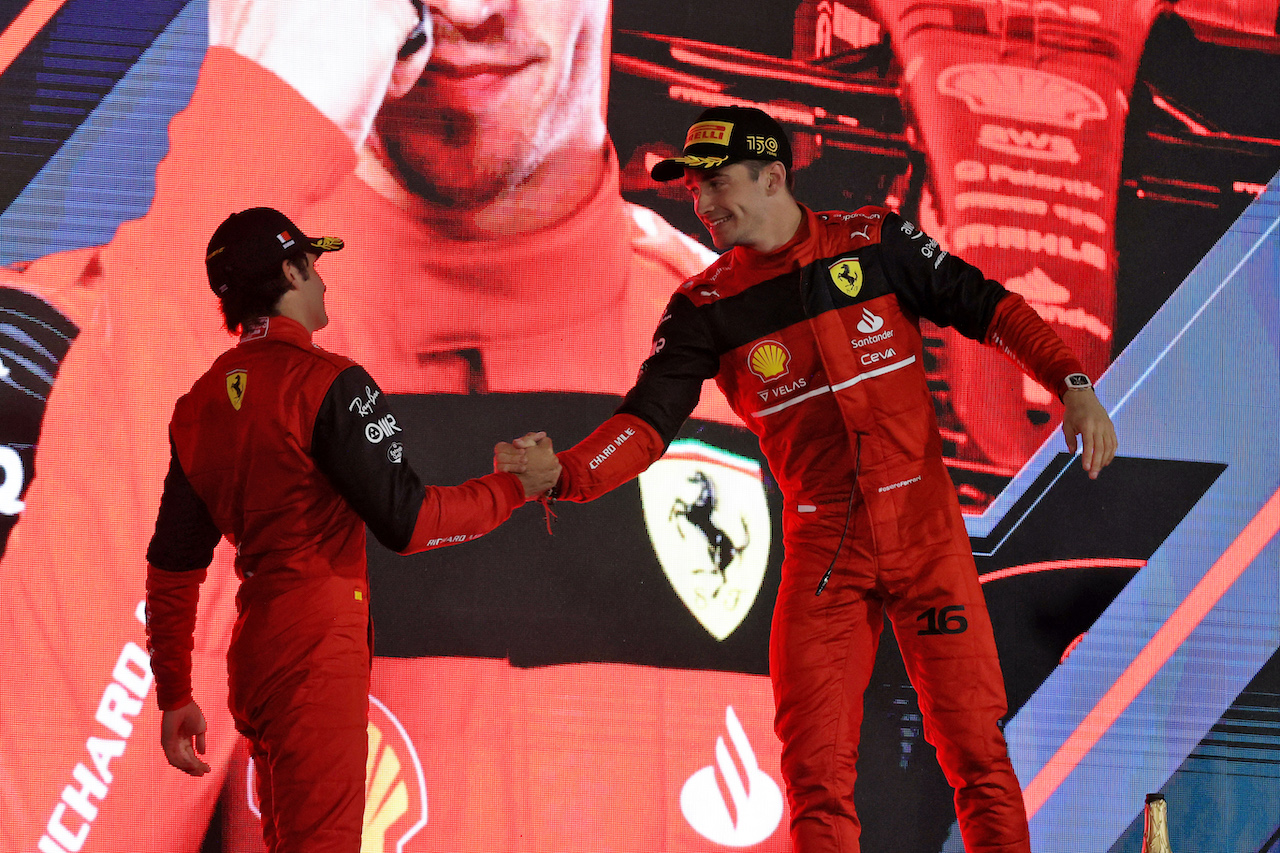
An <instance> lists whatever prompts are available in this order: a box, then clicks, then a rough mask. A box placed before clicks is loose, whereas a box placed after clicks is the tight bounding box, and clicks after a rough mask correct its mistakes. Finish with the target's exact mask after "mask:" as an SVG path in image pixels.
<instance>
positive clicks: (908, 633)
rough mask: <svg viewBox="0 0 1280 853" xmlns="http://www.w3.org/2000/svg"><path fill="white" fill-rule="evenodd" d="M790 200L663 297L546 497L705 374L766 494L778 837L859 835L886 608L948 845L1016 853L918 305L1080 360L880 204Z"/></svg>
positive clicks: (989, 654) (1017, 353)
mask: <svg viewBox="0 0 1280 853" xmlns="http://www.w3.org/2000/svg"><path fill="white" fill-rule="evenodd" d="M803 212H804V218H803V221H802V223H801V225H800V228H799V231H798V232H797V234H796V236H795V237H794V238H793V239H792V240H791V241H790V242H789V243H788V244H787V245H785V246H783V247H782V248H780V249H778V250H777V251H775V252H772V253H769V254H761V253H759V252H756V251H754V250H752V249H749V248H745V247H742V246H738V247H735V248H734V249H733V250H732V251H731V252H727V253H725V255H723V256H722V257H721V258H720V259H719V260H718V261H716V262H715V263H714V264H712V265H711V266H710V267H708V268H707V269H706V270H705V271H704V272H703V273H701V274H699V275H698V276H695V277H694V278H693V279H691V280H689V281H688V282H686V283H685V284H684V285H683V286H682V287H681V288H680V290H679V291H677V293H676V294H675V295H674V296H673V297H672V299H671V302H670V304H669V305H668V308H667V311H666V314H665V315H664V316H663V318H662V321H661V322H660V323H659V325H658V329H657V331H656V333H655V335H654V347H653V354H652V355H651V356H650V357H649V359H648V360H647V361H646V362H645V364H644V367H643V368H642V370H641V374H640V378H639V380H638V381H637V383H636V385H635V386H634V387H633V388H632V390H631V392H630V393H629V394H628V396H627V398H626V400H625V401H624V402H623V404H622V406H621V407H620V408H619V409H618V413H617V414H616V415H615V416H614V417H613V418H611V419H610V420H609V421H608V422H606V423H605V424H604V425H603V426H602V427H601V428H600V429H598V430H597V431H596V432H594V433H593V434H592V435H591V436H589V437H588V438H587V439H585V440H583V441H582V442H581V443H579V444H578V445H577V446H576V447H574V448H572V449H571V450H569V451H566V452H565V453H562V454H561V455H560V458H561V462H562V463H563V465H564V474H563V476H562V479H561V482H560V485H559V489H560V493H561V496H562V497H564V498H566V499H569V500H589V499H591V498H593V497H595V496H597V495H599V494H602V493H604V492H605V491H608V490H609V489H611V488H613V487H615V486H617V485H619V484H620V483H622V482H625V481H626V480H628V479H630V478H631V477H633V476H636V475H637V474H638V473H639V472H640V471H642V470H643V469H644V468H645V467H646V466H648V465H649V464H651V463H652V462H653V461H654V460H656V459H657V458H658V457H659V456H660V455H661V454H662V452H663V449H664V447H665V445H666V443H667V442H669V441H670V440H671V438H672V436H674V434H675V432H676V430H677V429H678V428H679V426H680V424H681V423H682V422H683V421H684V419H685V418H686V417H687V416H688V414H689V413H690V412H691V411H692V410H693V408H694V406H695V405H696V403H697V400H698V394H699V390H700V387H701V383H702V381H703V380H704V379H706V378H710V377H713V376H714V377H715V379H716V382H717V383H718V384H719V386H720V388H721V389H722V390H723V391H724V394H725V396H726V397H727V398H728V400H729V402H730V405H732V407H733V409H734V411H735V412H737V413H738V415H739V416H740V417H741V418H742V419H743V420H744V421H745V422H746V424H747V426H748V427H750V428H751V430H752V431H753V432H754V433H755V434H756V435H757V436H758V437H759V439H760V445H761V448H762V450H763V451H764V453H765V456H766V458H767V459H768V460H769V465H770V473H771V474H772V476H773V477H774V478H775V479H776V480H777V483H778V486H779V487H780V489H781V490H782V493H783V495H784V498H785V511H784V528H783V529H784V546H785V551H786V556H785V559H784V563H783V568H782V582H781V588H780V589H779V592H778V599H777V605H776V607H775V610H774V617H773V627H772V634H771V639H770V670H771V671H770V675H771V677H772V680H773V685H774V696H775V701H776V704H777V716H776V720H775V728H776V730H777V733H778V736H779V737H780V738H781V740H782V744H783V748H782V773H783V776H784V778H785V780H786V783H787V789H788V798H789V800H790V806H791V821H792V836H793V838H794V840H795V843H796V847H797V849H799V850H802V851H806V853H809V851H815V850H841V851H856V850H858V849H859V848H858V831H859V824H858V819H857V816H856V815H855V814H854V809H853V786H854V775H855V766H854V765H855V761H856V759H857V755H858V737H859V732H860V728H861V724H862V701H863V691H864V690H865V688H866V686H867V683H868V680H869V678H870V676H871V670H872V666H873V664H874V662H875V656H876V647H877V643H878V640H879V635H880V630H881V626H882V620H883V615H884V614H885V613H886V612H887V613H888V615H889V618H890V619H891V620H892V621H893V623H894V626H895V633H896V635H897V638H898V643H899V645H900V646H901V649H902V655H903V660H904V662H905V664H906V667H907V672H908V674H909V675H910V677H911V681H912V684H913V685H914V686H915V688H916V690H917V691H918V693H919V696H920V707H921V710H922V711H923V713H924V721H925V736H926V737H927V739H928V740H929V742H930V743H932V744H933V745H934V746H935V747H936V748H937V751H938V760H939V763H940V764H941V766H942V769H943V771H944V772H945V774H946V776H947V779H948V781H949V782H950V783H951V785H952V786H953V787H954V788H955V792H956V793H955V802H956V813H957V816H958V818H959V821H960V827H961V831H962V834H963V837H964V842H965V849H966V850H968V851H969V853H997V851H999V853H1025V851H1028V850H1029V840H1028V832H1027V821H1026V815H1025V812H1024V809H1023V805H1022V796H1021V790H1020V787H1019V784H1018V780H1017V778H1016V777H1015V776H1014V773H1013V769H1012V766H1011V764H1010V762H1009V758H1008V754H1007V749H1006V745H1005V741H1004V737H1003V735H1002V733H1001V731H1000V728H999V725H998V724H999V720H1000V718H1001V716H1003V715H1004V713H1005V712H1006V710H1007V708H1006V703H1005V693H1004V682H1003V677H1002V675H1001V671H1000V665H999V661H998V659H997V656H996V647H995V642H994V639H993V636H992V630H991V623H990V620H989V618H988V615H987V609H986V604H985V602H984V599H983V595H982V591H981V588H980V586H979V583H978V576H977V571H976V568H975V566H974V562H973V555H972V553H971V549H970V545H969V538H968V535H967V533H966V530H965V526H964V522H963V518H962V516H961V514H960V508H959V504H958V502H957V499H956V496H955V491H954V487H953V485H952V483H951V480H950V478H949V476H948V474H947V470H946V468H945V466H944V465H943V461H942V449H941V439H940V436H939V433H938V428H937V423H936V419H935V415H934V407H933V401H932V399H931V397H930V393H929V388H928V386H927V384H926V381H925V373H924V366H923V365H922V363H921V362H922V359H923V350H922V344H921V336H920V329H919V318H920V317H927V318H929V319H930V320H932V321H933V322H935V323H937V324H938V325H940V326H952V327H954V328H955V329H956V330H957V331H958V332H959V333H961V334H963V335H965V336H966V337H969V338H972V339H974V340H978V341H982V342H985V343H988V344H991V345H994V346H996V347H998V348H999V349H1002V350H1003V351H1004V352H1005V353H1006V354H1008V355H1009V356H1010V357H1012V358H1013V359H1014V361H1015V362H1016V363H1018V364H1019V365H1020V366H1022V367H1023V369H1024V370H1026V371H1027V372H1028V373H1030V374H1031V375H1032V376H1034V377H1035V378H1036V379H1037V380H1038V381H1039V382H1040V383H1041V384H1043V385H1044V386H1045V387H1046V388H1049V389H1052V390H1053V391H1054V392H1055V393H1060V392H1061V391H1062V390H1065V385H1064V380H1065V378H1066V376H1067V375H1068V374H1070V373H1073V372H1077V371H1079V370H1080V366H1079V362H1078V361H1077V360H1076V359H1075V358H1074V356H1072V355H1071V353H1070V352H1069V350H1068V349H1067V348H1066V346H1065V345H1064V344H1063V343H1062V342H1061V340H1060V339H1059V338H1058V337H1057V335H1056V334H1054V332H1053V331H1052V330H1051V329H1050V328H1049V327H1048V326H1047V325H1046V324H1045V323H1044V321H1043V320H1041V319H1040V318H1039V317H1038V316H1037V315H1036V313H1035V312H1034V311H1033V310H1031V309H1030V308H1029V307H1028V306H1027V305H1026V303H1025V302H1024V301H1023V300H1022V298H1021V297H1020V296H1018V295H1016V294H1011V293H1009V292H1008V291H1006V290H1005V289H1004V288H1003V287H1001V286H1000V285H999V284H997V283H996V282H994V281H990V280H988V279H985V278H984V277H983V276H982V274H981V273H980V272H979V271H978V270H977V269H975V268H974V267H972V266H970V265H968V264H966V263H964V262H963V261H961V260H960V259H958V258H956V257H955V256H953V255H950V254H949V253H947V252H946V251H944V250H943V249H942V248H941V247H940V246H939V245H938V243H937V242H936V241H934V240H931V239H930V238H929V237H928V236H927V235H925V234H924V233H923V232H921V231H920V230H919V229H918V228H916V227H915V226H914V225H913V224H912V223H910V222H907V221H905V220H903V219H902V218H901V217H899V216H898V215H897V214H894V213H892V212H891V211H889V210H886V209H884V208H875V207H866V208H862V209H861V210H859V211H857V212H854V213H842V212H829V213H820V214H818V213H814V212H812V211H810V210H808V209H807V208H805V209H804V210H803ZM819 592H820V594H817V593H819Z"/></svg>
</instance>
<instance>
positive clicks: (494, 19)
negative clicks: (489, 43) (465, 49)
mask: <svg viewBox="0 0 1280 853" xmlns="http://www.w3.org/2000/svg"><path fill="white" fill-rule="evenodd" d="M513 3H514V0H435V2H433V3H430V4H429V6H430V9H431V12H432V14H433V15H434V16H435V17H437V18H443V19H444V20H446V21H448V22H449V23H450V24H452V25H453V26H454V27H456V28H457V29H459V30H462V31H463V32H473V31H477V30H479V31H486V30H491V29H494V28H498V29H500V28H501V26H502V22H503V20H504V19H505V18H507V17H509V16H510V15H511V10H512V6H513Z"/></svg>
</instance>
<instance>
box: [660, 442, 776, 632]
mask: <svg viewBox="0 0 1280 853" xmlns="http://www.w3.org/2000/svg"><path fill="white" fill-rule="evenodd" d="M640 504H641V507H642V508H643V511H644V522H645V527H646V528H647V529H648V532H649V541H650V542H651V544H652V545H653V551H654V553H655V554H656V555H657V557H658V562H659V563H660V564H661V566H662V571H663V572H664V573H665V574H666V576H667V581H668V582H669V583H670V584H671V588H672V589H673V590H674V591H675V593H676V595H677V596H679V598H680V600H681V601H682V602H683V603H684V606H685V607H687V608H688V609H689V612H690V613H692V614H693V616H694V617H695V618H696V619H697V620H698V622H699V623H700V624H701V625H702V627H703V628H705V629H706V630H707V633H709V634H710V635H711V636H713V637H715V638H716V639H717V640H723V639H725V638H726V637H728V636H729V635H730V634H732V633H733V632H734V631H735V630H737V628H738V626H739V625H741V624H742V620H743V619H745V618H746V616H747V614H748V613H749V612H751V607H752V605H753V604H754V603H755V600H756V597H757V596H758V595H759V593H760V585H761V583H762V582H763V581H764V573H765V569H766V568H767V566H768V560H769V545H770V541H771V538H772V530H773V528H772V523H771V521H770V518H769V504H768V501H767V500H766V498H765V494H764V478H763V477H762V475H761V473H760V463H759V462H757V461H755V460H754V459H750V458H747V457H745V456H738V455H737V454H734V453H729V452H728V451H725V450H721V449H720V448H718V447H714V446H712V445H710V444H706V443H704V442H701V441H698V440H696V439H680V440H678V441H673V442H672V443H671V447H669V448H668V449H667V452H666V454H665V455H664V456H663V457H662V458H661V459H659V460H658V461H657V462H655V463H654V464H653V465H651V466H650V467H649V469H648V470H647V471H645V472H644V473H643V474H641V475H640Z"/></svg>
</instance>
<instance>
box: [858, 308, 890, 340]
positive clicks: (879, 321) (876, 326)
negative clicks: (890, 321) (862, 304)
mask: <svg viewBox="0 0 1280 853" xmlns="http://www.w3.org/2000/svg"><path fill="white" fill-rule="evenodd" d="M883 325H884V318H882V317H879V316H877V315H875V314H872V313H871V312H870V311H868V310H867V309H866V308H863V309H862V320H861V322H859V323H858V331H859V332H862V334H864V335H869V334H871V333H872V332H878V331H880V327H881V326H883Z"/></svg>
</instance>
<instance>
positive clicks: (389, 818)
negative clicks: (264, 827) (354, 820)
mask: <svg viewBox="0 0 1280 853" xmlns="http://www.w3.org/2000/svg"><path fill="white" fill-rule="evenodd" d="M368 732H369V757H368V759H367V763H366V765H365V782H364V785H365V789H364V790H365V803H364V830H363V832H362V834H361V838H360V853H387V851H402V850H404V847H405V844H406V843H408V841H409V839H411V838H413V837H414V836H415V835H417V834H418V833H419V832H421V831H422V828H423V827H424V826H426V825H427V783H426V777H425V775H424V774H423V772H422V761H421V760H420V759H419V758H418V750H417V749H416V748H415V747H414V745H413V741H411V740H409V735H408V733H407V732H406V731H405V730H404V726H403V725H401V723H400V721H399V720H398V719H396V716H395V714H393V713H391V709H390V708H388V707H387V706H386V705H384V704H382V702H381V701H379V700H378V699H377V698H376V697H374V696H370V697H369V729H368ZM246 783H247V791H248V797H249V809H250V811H252V812H253V813H254V815H255V816H257V817H258V818H261V817H262V809H261V807H260V805H259V803H258V795H257V786H256V785H255V783H254V766H253V759H252V758H250V759H249V766H248V773H247V776H246Z"/></svg>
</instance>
